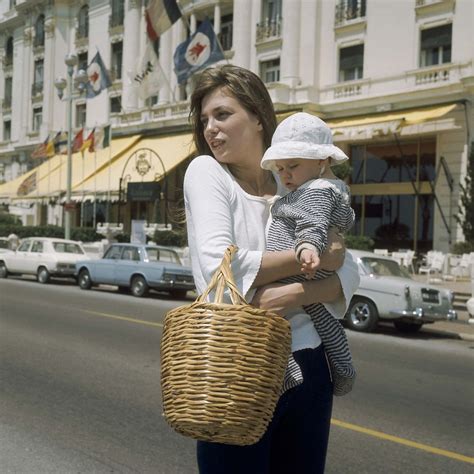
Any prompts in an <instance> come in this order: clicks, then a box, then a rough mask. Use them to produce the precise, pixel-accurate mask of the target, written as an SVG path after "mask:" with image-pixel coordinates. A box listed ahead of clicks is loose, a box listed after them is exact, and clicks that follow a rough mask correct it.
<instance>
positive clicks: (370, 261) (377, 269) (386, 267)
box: [361, 257, 411, 278]
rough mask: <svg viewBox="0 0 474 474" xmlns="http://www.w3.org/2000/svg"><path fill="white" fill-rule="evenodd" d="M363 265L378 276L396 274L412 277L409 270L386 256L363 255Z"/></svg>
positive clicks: (396, 275) (397, 275)
mask: <svg viewBox="0 0 474 474" xmlns="http://www.w3.org/2000/svg"><path fill="white" fill-rule="evenodd" d="M361 261H362V265H363V267H364V268H365V269H366V271H367V272H369V273H372V274H373V275H377V276H395V277H403V278H411V277H410V274H409V273H408V271H407V270H405V269H404V268H402V267H401V266H400V265H399V264H398V263H397V262H395V261H393V260H386V259H384V258H373V257H362V258H361Z"/></svg>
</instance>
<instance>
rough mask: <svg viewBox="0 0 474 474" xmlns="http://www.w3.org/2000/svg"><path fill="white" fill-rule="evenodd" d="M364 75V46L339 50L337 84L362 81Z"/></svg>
mask: <svg viewBox="0 0 474 474" xmlns="http://www.w3.org/2000/svg"><path fill="white" fill-rule="evenodd" d="M363 75H364V45H363V44H358V45H356V46H350V47H348V48H341V49H340V50H339V82H343V81H353V80H356V79H362V77H363Z"/></svg>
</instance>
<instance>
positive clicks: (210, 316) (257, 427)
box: [161, 246, 291, 445]
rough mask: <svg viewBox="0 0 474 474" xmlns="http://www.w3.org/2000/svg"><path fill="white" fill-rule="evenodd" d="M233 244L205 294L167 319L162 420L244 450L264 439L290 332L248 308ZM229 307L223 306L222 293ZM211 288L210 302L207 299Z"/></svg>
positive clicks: (273, 317) (272, 315) (264, 313)
mask: <svg viewBox="0 0 474 474" xmlns="http://www.w3.org/2000/svg"><path fill="white" fill-rule="evenodd" d="M236 251H237V248H236V247H235V246H230V247H229V248H228V249H227V250H226V253H225V255H224V259H223V261H222V263H221V266H220V267H219V269H218V270H217V271H216V273H215V274H214V276H213V278H212V280H211V282H210V283H209V286H208V287H207V289H206V291H205V292H204V293H203V294H202V295H201V296H199V297H198V298H197V300H196V301H195V302H194V303H193V304H191V305H186V306H181V307H179V308H176V309H174V310H172V311H170V312H168V314H167V315H166V318H165V322H164V327H163V337H162V340H161V388H162V395H163V409H164V415H165V418H166V420H167V421H168V423H169V424H170V425H171V426H172V427H173V428H174V429H175V430H176V431H177V432H178V433H181V434H183V435H185V436H190V437H192V438H195V439H199V440H203V441H212V442H219V443H227V444H235V445H249V444H253V443H256V442H257V441H258V440H259V439H260V438H261V437H262V436H263V434H264V433H265V430H266V429H267V426H268V424H269V423H270V421H271V419H272V416H273V411H274V409H275V405H276V403H277V401H278V398H279V395H280V392H281V387H282V384H283V377H284V375H285V370H286V366H287V363H288V356H289V354H290V350H291V332H290V326H289V323H288V321H286V320H285V319H284V318H282V317H281V316H279V315H277V314H275V313H270V312H267V311H264V310H260V309H258V308H255V307H253V306H250V305H249V304H247V303H246V302H245V299H244V297H243V296H242V295H241V294H240V292H239V290H238V289H237V287H236V285H235V282H234V278H233V275H232V272H231V269H230V263H231V259H232V255H233V254H234V253H235V252H236ZM226 287H227V288H228V289H229V293H230V296H231V300H232V304H226V303H223V302H222V301H223V296H224V290H225V288H226ZM214 289H215V300H214V302H207V301H206V299H207V297H208V295H209V293H210V292H211V291H213V290H214Z"/></svg>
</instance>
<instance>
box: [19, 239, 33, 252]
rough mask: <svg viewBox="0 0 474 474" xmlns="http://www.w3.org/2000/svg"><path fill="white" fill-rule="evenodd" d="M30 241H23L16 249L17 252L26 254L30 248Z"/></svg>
mask: <svg viewBox="0 0 474 474" xmlns="http://www.w3.org/2000/svg"><path fill="white" fill-rule="evenodd" d="M30 244H31V240H24V241H23V242H22V243H21V244H20V246H19V247H18V251H19V252H28V249H29V248H30Z"/></svg>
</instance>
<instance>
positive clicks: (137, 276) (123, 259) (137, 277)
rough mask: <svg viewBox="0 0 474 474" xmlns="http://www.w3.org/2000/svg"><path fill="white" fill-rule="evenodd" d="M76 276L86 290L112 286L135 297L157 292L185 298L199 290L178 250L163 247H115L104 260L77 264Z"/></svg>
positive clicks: (118, 245)
mask: <svg viewBox="0 0 474 474" xmlns="http://www.w3.org/2000/svg"><path fill="white" fill-rule="evenodd" d="M76 274H77V282H78V284H79V286H80V287H81V288H82V289H83V290H88V289H90V288H91V287H92V286H93V285H98V284H108V285H117V286H118V288H119V291H128V290H130V291H131V293H132V294H133V295H134V296H145V295H146V294H147V293H148V291H149V289H154V290H159V291H167V292H169V293H170V294H171V295H172V296H173V297H175V298H184V297H185V296H186V292H187V291H188V290H193V289H194V288H195V286H194V278H193V274H192V272H191V269H190V268H189V267H185V266H183V265H182V264H181V261H180V259H179V256H178V254H177V253H176V252H175V251H174V250H172V249H170V248H168V247H162V246H159V245H140V244H119V243H117V244H112V245H111V246H110V247H109V248H108V249H107V251H106V252H105V254H104V256H103V257H102V258H100V259H98V260H86V261H79V262H77V263H76Z"/></svg>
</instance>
